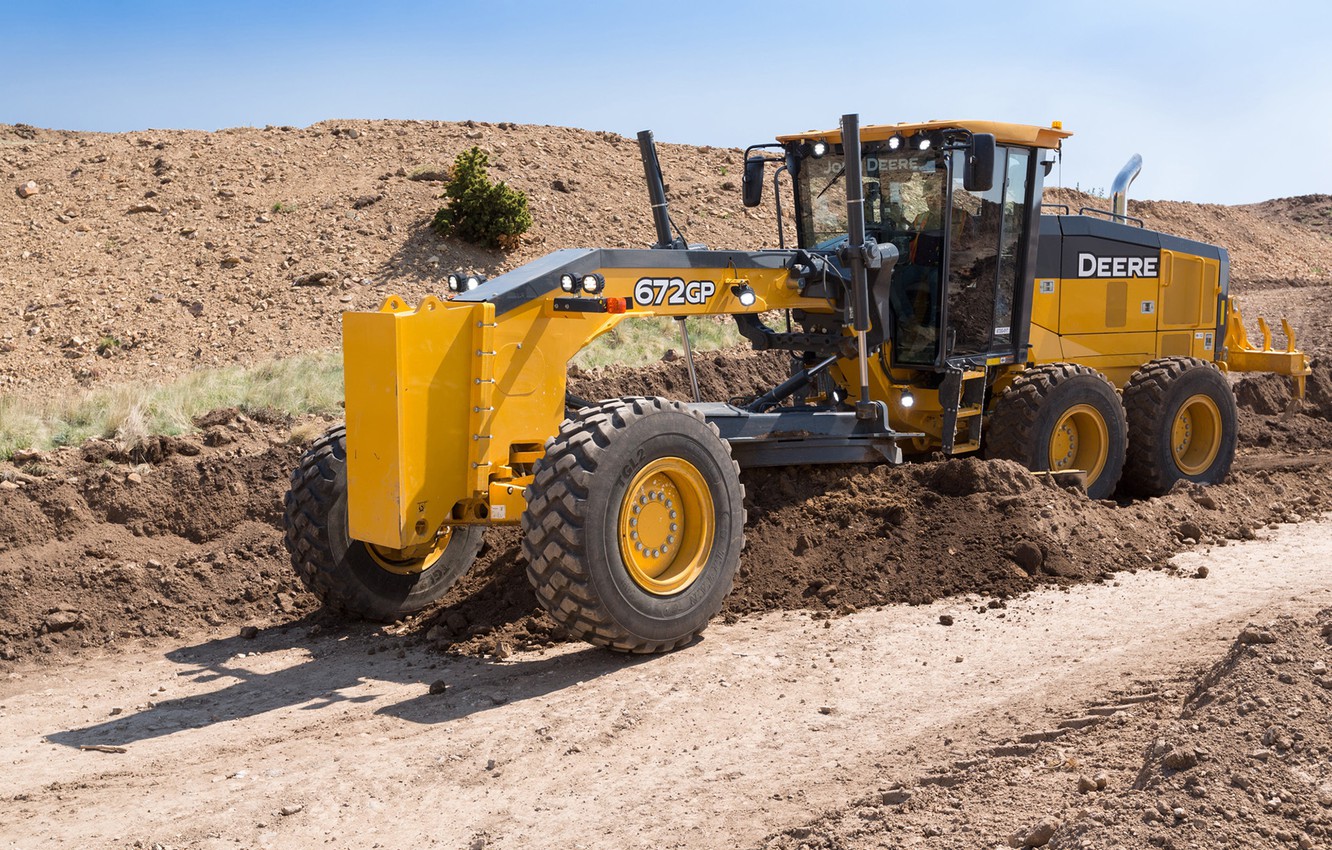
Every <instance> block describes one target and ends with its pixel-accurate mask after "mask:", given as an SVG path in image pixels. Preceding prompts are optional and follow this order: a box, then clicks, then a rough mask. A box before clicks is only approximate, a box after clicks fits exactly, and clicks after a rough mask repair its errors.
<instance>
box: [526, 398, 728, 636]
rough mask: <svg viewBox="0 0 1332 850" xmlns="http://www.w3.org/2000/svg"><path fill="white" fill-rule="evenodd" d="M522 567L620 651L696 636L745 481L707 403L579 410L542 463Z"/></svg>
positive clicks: (656, 402) (563, 611) (582, 625)
mask: <svg viewBox="0 0 1332 850" xmlns="http://www.w3.org/2000/svg"><path fill="white" fill-rule="evenodd" d="M527 501H528V507H527V510H526V511H525V512H524V513H523V518H522V523H523V553H524V554H525V555H526V557H527V562H528V567H527V577H528V580H529V581H531V583H532V586H533V588H535V590H536V594H537V598H538V600H540V602H541V605H542V606H543V607H544V608H545V609H546V610H547V611H548V612H550V615H551V616H552V617H554V618H555V619H556V620H557V621H559V623H560V624H561V625H562V626H564V628H565V629H567V630H568V631H569V632H570V633H571V634H572V635H573V636H575V637H578V638H581V639H583V640H586V641H588V642H589V643H592V644H596V645H598V646H605V647H610V648H612V649H616V650H620V651H623V652H639V653H647V652H666V651H669V650H672V649H676V648H678V647H681V646H684V645H685V644H688V643H689V642H691V641H693V640H694V638H695V637H697V636H698V634H699V633H700V632H702V631H703V629H704V628H705V627H706V626H707V624H708V621H709V620H711V619H712V617H713V616H715V615H716V614H717V612H718V611H720V610H721V606H722V602H723V600H724V599H725V598H726V595H727V594H728V593H730V590H731V585H732V582H733V580H734V576H735V570H736V567H737V566H738V564H739V562H740V550H741V549H743V548H744V525H745V509H744V487H743V486H742V485H741V484H740V470H739V466H737V464H736V463H735V461H734V460H732V459H731V452H730V447H729V446H728V445H727V444H726V443H725V442H724V441H723V440H722V439H721V438H720V437H719V436H717V429H716V428H715V427H714V426H712V425H709V424H707V422H706V421H705V420H704V419H703V416H702V414H700V413H697V412H695V411H692V410H690V409H689V408H688V407H686V406H684V405H683V404H680V403H679V402H674V401H668V400H666V399H661V398H625V399H615V400H611V401H605V402H601V403H600V404H597V405H594V406H592V407H587V408H583V409H582V410H579V411H578V412H577V413H576V414H575V415H574V416H573V418H571V419H568V420H566V421H565V422H564V423H563V424H562V425H561V426H560V432H559V434H558V435H557V436H556V437H554V438H553V439H552V440H551V441H550V442H549V443H547V445H546V454H545V456H544V457H543V458H542V459H541V460H540V461H538V462H537V465H536V470H535V475H534V479H533V482H532V485H531V487H530V488H529V489H528V500H527Z"/></svg>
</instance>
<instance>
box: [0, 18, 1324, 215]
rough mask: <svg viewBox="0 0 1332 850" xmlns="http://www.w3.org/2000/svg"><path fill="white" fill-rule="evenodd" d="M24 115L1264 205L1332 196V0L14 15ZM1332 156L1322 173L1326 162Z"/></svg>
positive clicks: (13, 100)
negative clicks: (668, 150) (735, 150)
mask: <svg viewBox="0 0 1332 850" xmlns="http://www.w3.org/2000/svg"><path fill="white" fill-rule="evenodd" d="M0 3H2V4H3V5H0V8H2V9H3V11H4V20H6V22H7V23H8V26H6V28H5V30H6V35H5V45H4V48H3V50H0V70H2V71H3V73H0V122H4V123H18V122H24V123H28V124H35V125H38V126H44V127H55V128H61V129H76V130H108V131H119V130H136V129H144V128H149V127H160V128H165V127H172V128H175V127H189V128H199V129H217V128H219V127H228V126H237V125H246V124H249V125H257V126H262V125H265V124H294V125H301V126H304V125H307V124H310V123H313V122H315V121H320V120H323V119H328V118H416V119H441V120H463V119H467V118H473V119H477V120H485V121H516V122H519V123H535V124H562V125H571V126H577V127H585V128H589V129H601V130H612V131H615V132H618V133H623V134H626V135H632V134H633V133H634V132H636V131H638V130H640V129H644V128H650V129H652V130H654V131H655V132H656V136H657V138H658V140H661V141H672V142H687V143H693V144H712V145H727V146H743V145H746V144H750V143H754V142H761V141H770V140H771V139H772V137H773V136H775V135H776V134H778V133H782V132H789V131H792V130H801V129H808V128H811V127H831V126H833V125H835V124H836V122H837V119H838V117H839V116H840V115H841V114H842V113H843V112H859V113H860V115H861V120H862V122H865V123H878V122H891V121H903V120H919V119H925V118H989V119H996V120H1006V121H1018V122H1026V123H1037V124H1046V123H1048V122H1050V121H1051V120H1055V119H1058V120H1062V121H1063V122H1064V126H1065V128H1066V129H1070V130H1072V131H1074V133H1075V134H1076V135H1075V136H1074V137H1073V138H1072V139H1070V140H1069V141H1068V142H1066V144H1065V154H1064V161H1063V164H1062V167H1061V169H1060V171H1058V172H1056V173H1055V174H1052V175H1051V177H1050V181H1051V182H1057V181H1059V180H1060V179H1061V178H1062V182H1063V184H1064V185H1066V186H1070V187H1071V186H1074V185H1075V184H1077V185H1080V186H1081V187H1082V188H1083V189H1094V188H1101V189H1105V188H1107V187H1108V185H1109V183H1110V181H1111V179H1112V178H1113V176H1114V174H1115V172H1116V171H1118V170H1119V167H1120V166H1121V165H1122V164H1123V163H1124V161H1125V160H1126V159H1127V158H1128V156H1129V155H1130V154H1132V153H1134V152H1138V153H1141V154H1142V155H1143V158H1144V160H1145V167H1144V170H1143V173H1142V176H1141V177H1140V178H1138V181H1137V183H1136V184H1135V185H1134V187H1133V190H1132V196H1133V197H1138V198H1173V199H1184V200H1196V201H1212V202H1219V203H1246V202H1251V201H1259V200H1263V199H1266V198H1272V197H1281V196H1285V195H1295V194H1307V193H1313V192H1324V193H1328V192H1332V144H1329V139H1332V50H1329V49H1328V48H1327V46H1326V45H1325V40H1326V38H1327V34H1328V32H1329V30H1332V5H1328V4H1325V3H1322V2H1312V0H1305V2H1293V1H1292V0H1269V2H1265V3H1261V4H1259V3H1253V2H1231V0H1212V2H1193V0H1188V2H1174V3H1172V2H1167V0H1156V2H1144V1H1143V0H1116V2H1113V3H1109V2H1099V3H1089V2H1080V0H1062V2H1057V1H1056V0H1046V2H1041V3H1030V2H1015V1H1012V2H1007V3H1005V2H971V1H970V0H967V2H954V3H932V4H927V3H923V2H912V3H898V2H867V1H866V0H853V1H852V2H844V3H835V2H826V0H824V2H820V0H809V2H804V3H797V2H788V0H769V1H768V2H763V3H728V2H725V0H713V2H697V1H696V0H673V1H672V2H668V3H655V4H654V3H631V2H626V3H609V2H585V3H577V2H569V3H537V2H525V1H524V0H489V2H472V3H461V2H415V3H404V2H397V0H386V2H373V0H364V2H344V0H325V2H319V3H314V2H307V0H289V2H281V0H270V2H253V0H236V2H227V3H221V2H207V1H206V0H199V1H198V2H193V3H188V2H169V3H168V2H116V0H104V2H86V1H81V2H64V3H62V2H54V0H27V1H26V2H15V0H0ZM1310 152H1312V155H1310Z"/></svg>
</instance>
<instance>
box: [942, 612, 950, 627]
mask: <svg viewBox="0 0 1332 850" xmlns="http://www.w3.org/2000/svg"><path fill="white" fill-rule="evenodd" d="M939 625H941V626H951V625H953V615H952V614H940V615H939Z"/></svg>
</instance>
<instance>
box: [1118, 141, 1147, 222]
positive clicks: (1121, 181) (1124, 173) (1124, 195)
mask: <svg viewBox="0 0 1332 850" xmlns="http://www.w3.org/2000/svg"><path fill="white" fill-rule="evenodd" d="M1141 171H1142V157H1141V156H1140V155H1139V154H1136V153H1135V154H1134V155H1133V156H1131V157H1129V161H1128V162H1126V163H1124V167H1123V168H1121V169H1119V173H1118V174H1116V175H1115V182H1114V183H1113V184H1112V185H1111V187H1110V211H1111V212H1112V213H1114V214H1115V218H1117V219H1119V220H1120V221H1127V220H1128V189H1129V186H1130V185H1131V184H1132V183H1133V181H1134V180H1136V179H1137V177H1138V174H1139V173H1140V172H1141Z"/></svg>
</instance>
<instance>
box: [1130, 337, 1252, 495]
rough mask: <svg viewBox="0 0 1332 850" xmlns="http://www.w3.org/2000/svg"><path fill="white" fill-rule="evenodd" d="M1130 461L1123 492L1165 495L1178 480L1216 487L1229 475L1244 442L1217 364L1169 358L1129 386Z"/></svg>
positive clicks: (1154, 363)
mask: <svg viewBox="0 0 1332 850" xmlns="http://www.w3.org/2000/svg"><path fill="white" fill-rule="evenodd" d="M1124 409H1125V411H1126V412H1127V414H1128V426H1129V443H1128V460H1127V462H1126V463H1125V465H1124V484H1123V487H1124V490H1125V491H1127V492H1128V493H1129V494H1131V495H1135V496H1161V495H1164V494H1165V493H1168V492H1169V491H1170V488H1171V487H1173V486H1175V483H1176V482H1178V481H1194V482H1197V483H1199V484H1217V483H1220V482H1221V481H1222V480H1223V479H1225V477H1226V475H1227V474H1228V473H1229V472H1230V465H1231V463H1232V462H1233V461H1234V459H1235V444H1236V442H1237V441H1238V439H1239V433H1238V431H1239V429H1238V427H1237V424H1236V420H1237V418H1238V415H1239V414H1238V411H1237V410H1236V405H1235V395H1234V393H1232V392H1231V390H1230V384H1229V383H1227V382H1226V379H1225V376H1223V375H1222V374H1221V370H1219V369H1217V368H1216V366H1215V364H1212V363H1209V362H1208V361H1206V360H1200V359H1198V358H1196V357H1165V358H1162V359H1160V360H1153V361H1152V362H1151V363H1148V364H1147V365H1146V366H1143V367H1142V368H1141V369H1139V370H1138V371H1137V372H1134V373H1133V377H1132V378H1130V379H1129V382H1128V384H1127V385H1126V386H1125V387H1124Z"/></svg>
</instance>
